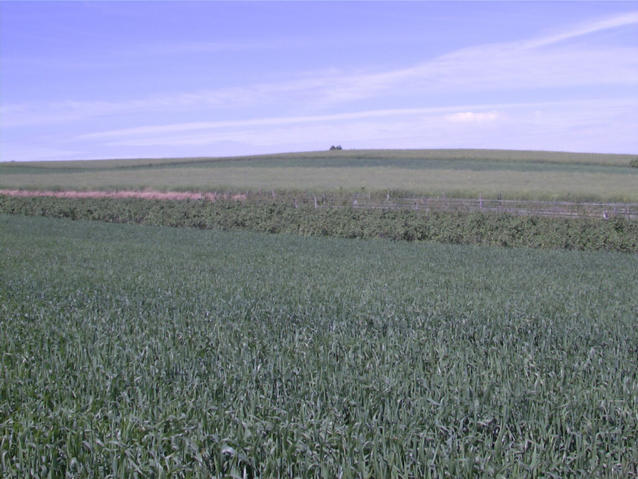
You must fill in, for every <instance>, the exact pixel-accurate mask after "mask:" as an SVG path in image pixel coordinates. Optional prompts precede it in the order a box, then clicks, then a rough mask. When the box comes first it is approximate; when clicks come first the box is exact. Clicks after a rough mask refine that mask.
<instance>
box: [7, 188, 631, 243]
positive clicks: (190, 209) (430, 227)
mask: <svg viewBox="0 0 638 479" xmlns="http://www.w3.org/2000/svg"><path fill="white" fill-rule="evenodd" d="M0 213H6V214H21V215H29V216H31V215H36V216H50V217H55V218H70V219H86V220H100V221H108V222H114V223H138V224H149V225H162V226H180V227H181V226H185V227H194V228H205V229H210V228H217V229H223V230H235V229H246V230H252V231H262V232H269V233H294V234H300V235H303V236H336V237H343V238H387V239H393V240H407V241H436V242H441V243H453V244H479V245H496V246H517V247H518V246H523V247H533V248H563V249H575V250H613V251H622V252H636V251H638V222H634V221H628V220H625V219H623V218H614V219H611V220H607V221H603V220H598V219H565V218H544V217H534V216H512V215H507V214H482V213H445V212H432V213H425V212H421V211H413V210H380V209H354V208H350V207H342V208H313V207H312V206H308V205H305V204H303V205H301V206H299V207H295V206H294V205H293V204H292V203H291V202H283V201H276V200H273V201H272V202H246V203H244V202H239V201H217V202H214V203H213V202H210V201H203V200H201V201H164V200H145V199H69V198H53V197H36V198H19V197H9V196H0Z"/></svg>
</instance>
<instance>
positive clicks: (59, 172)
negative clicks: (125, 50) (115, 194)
mask: <svg viewBox="0 0 638 479" xmlns="http://www.w3.org/2000/svg"><path fill="white" fill-rule="evenodd" d="M634 158H635V155H603V154H587V153H561V152H543V151H508V150H352V151H347V150H346V151H338V152H313V153H286V154H280V155H261V156H249V157H235V158H183V159H137V160H102V161H78V162H68V161H67V162H44V163H42V162H41V163H20V162H16V163H1V164H0V188H28V189H50V188H54V189H143V188H152V189H159V190H207V191H215V190H235V191H237V190H242V191H246V190H250V191H255V190H271V189H281V190H289V189H296V190H301V191H324V192H325V191H336V190H340V189H342V190H345V191H361V189H362V188H363V189H364V190H366V191H385V190H400V191H406V192H412V193H418V194H424V195H440V194H447V195H451V196H461V197H477V196H479V195H482V196H484V197H497V196H499V197H503V198H517V199H519V198H524V199H574V200H600V201H625V202H632V201H634V202H635V201H638V169H637V168H632V167H630V162H631V160H632V159H634Z"/></svg>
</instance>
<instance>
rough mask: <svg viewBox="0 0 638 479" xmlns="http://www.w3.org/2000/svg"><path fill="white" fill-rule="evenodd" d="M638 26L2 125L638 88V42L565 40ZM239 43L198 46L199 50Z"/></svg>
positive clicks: (605, 25)
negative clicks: (616, 43) (521, 92)
mask: <svg viewBox="0 0 638 479" xmlns="http://www.w3.org/2000/svg"><path fill="white" fill-rule="evenodd" d="M636 24H638V11H636V12H628V13H626V14H623V15H619V16H614V17H610V18H603V19H598V20H595V21H592V22H590V23H588V24H584V25H579V26H576V27H573V28H568V29H565V30H564V31H562V32H555V33H552V34H549V35H546V36H543V37H538V38H534V39H531V40H527V41H521V42H511V43H499V44H487V45H479V46H474V47H469V48H464V49H460V50H456V51H453V52H450V53H448V54H445V55H442V56H439V57H436V58H432V59H430V60H427V61H425V62H423V63H419V64H416V65H412V66H410V67H407V68H401V69H395V70H389V71H383V72H372V73H351V72H347V71H341V72H337V71H328V72H318V73H317V72H314V73H313V72H306V73H305V74H301V75H300V76H297V77H296V78H291V79H285V80H283V81H281V82H264V83H255V84H250V83H247V84H245V85H240V86H236V87H231V88H218V89H211V90H200V91H193V92H183V93H176V94H170V93H167V94H165V95H155V96H149V97H147V98H137V99H127V100H122V101H61V102H49V103H45V104H41V103H24V104H12V105H3V106H2V107H1V109H0V115H1V118H0V122H1V125H2V127H4V128H8V127H16V126H28V125H36V124H55V123H61V122H72V121H80V120H84V119H87V118H93V117H103V116H109V115H125V114H128V113H137V112H149V113H152V112H173V111H185V112H196V111H213V110H214V111H216V112H217V116H219V111H220V109H221V110H223V109H224V108H232V109H233V110H234V111H240V110H241V109H244V110H245V111H246V113H247V114H249V115H250V114H251V113H250V111H251V109H254V108H260V107H263V106H274V105H277V106H278V107H279V108H281V109H282V110H284V111H285V112H288V113H291V112H294V111H295V110H297V111H298V112H299V111H303V110H308V111H312V110H315V111H317V110H319V111H321V110H324V111H326V110H333V109H335V108H340V109H342V108H343V107H347V105H348V104H349V103H351V102H355V101H358V100H364V99H369V98H377V97H380V96H384V97H387V98H397V99H404V100H405V101H407V99H410V101H412V102H413V101H418V99H419V98H422V97H423V95H432V94H436V93H441V92H446V93H451V94H453V93H454V92H473V91H474V92H476V91H502V90H503V89H508V90H522V89H529V88H534V89H542V88H565V87H578V86H600V85H620V86H623V85H624V86H634V85H636V86H638V45H636V46H605V47H604V48H602V47H592V46H586V47H585V46H583V45H580V44H576V45H571V44H564V43H563V42H564V41H565V40H569V39H572V38H576V37H583V36H585V35H589V34H593V33H596V32H600V31H603V30H608V29H613V28H621V27H631V26H635V25H636ZM240 47H241V45H234V44H218V43H193V44H183V45H177V46H176V47H175V48H178V49H185V50H186V51H187V50H189V49H193V50H201V49H204V50H206V49H213V50H214V49H218V48H222V49H223V48H240Z"/></svg>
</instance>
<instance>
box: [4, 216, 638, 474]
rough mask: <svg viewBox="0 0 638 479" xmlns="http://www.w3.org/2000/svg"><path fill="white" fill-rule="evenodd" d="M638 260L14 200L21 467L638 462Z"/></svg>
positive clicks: (623, 465)
mask: <svg viewBox="0 0 638 479" xmlns="http://www.w3.org/2000/svg"><path fill="white" fill-rule="evenodd" d="M184 206H185V205H184V204H175V205H171V204H164V207H166V208H178V207H179V208H182V207H184ZM156 208H159V206H156ZM636 271H638V257H637V256H635V255H626V254H619V253H609V252H595V253H592V252H587V253H584V252H576V251H542V250H532V249H516V248H511V249H504V248H486V247H476V246H458V245H441V244H434V243H427V244H426V243H406V242H392V241H386V240H374V241H366V240H357V241H349V240H344V239H339V238H302V237H298V236H294V235H267V234H259V233H251V232H246V231H239V232H238V231H235V232H223V231H201V230H196V229H187V228H182V229H176V228H164V227H149V226H136V225H115V224H106V223H99V222H88V221H75V222H72V221H68V220H57V219H49V218H33V217H31V218H29V217H20V216H0V331H2V334H0V476H1V477H3V478H8V479H9V478H24V477H54V478H57V477H96V478H97V477H122V478H124V477H126V478H128V477H154V478H163V477H190V478H197V477H206V478H210V477H251V478H258V477H263V478H270V477H325V478H335V477H342V478H354V477H363V478H369V477H375V478H382V477H383V478H386V477H387V478H397V477H402V478H410V477H412V478H415V477H419V478H421V477H423V478H427V477H459V478H464V477H465V478H476V477H486V478H494V477H508V478H514V477H529V478H535V477H617V478H627V477H636V474H638V469H637V467H638V466H637V465H638V328H636V316H637V313H638V303H637V302H636V298H638V289H637V288H638V283H637V282H636Z"/></svg>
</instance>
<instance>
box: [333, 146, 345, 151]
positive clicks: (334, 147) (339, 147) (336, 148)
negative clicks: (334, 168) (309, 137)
mask: <svg viewBox="0 0 638 479" xmlns="http://www.w3.org/2000/svg"><path fill="white" fill-rule="evenodd" d="M335 150H343V148H341V145H337V146H335V145H332V146H331V147H330V151H335Z"/></svg>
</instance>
